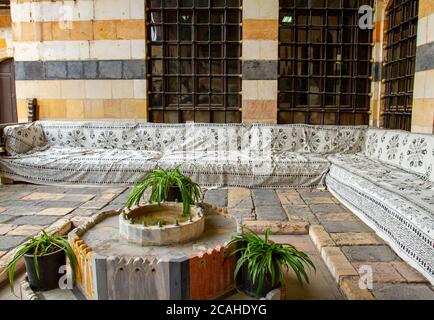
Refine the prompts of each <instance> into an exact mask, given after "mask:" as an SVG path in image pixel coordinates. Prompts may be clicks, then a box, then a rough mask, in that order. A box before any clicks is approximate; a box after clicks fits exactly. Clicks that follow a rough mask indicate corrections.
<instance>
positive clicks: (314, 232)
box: [309, 225, 335, 252]
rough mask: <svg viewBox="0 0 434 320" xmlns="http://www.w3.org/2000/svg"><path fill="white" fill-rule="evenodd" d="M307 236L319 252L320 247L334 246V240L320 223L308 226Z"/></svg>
mask: <svg viewBox="0 0 434 320" xmlns="http://www.w3.org/2000/svg"><path fill="white" fill-rule="evenodd" d="M309 236H310V238H311V239H312V242H313V243H314V244H315V246H316V247H317V249H318V251H319V252H321V249H322V248H324V247H334V246H335V242H334V241H333V240H332V238H330V235H329V234H328V233H327V232H326V231H325V230H324V228H323V227H322V226H321V225H311V226H310V228H309Z"/></svg>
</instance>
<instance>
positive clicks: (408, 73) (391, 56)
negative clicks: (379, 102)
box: [383, 0, 419, 131]
mask: <svg viewBox="0 0 434 320" xmlns="http://www.w3.org/2000/svg"><path fill="white" fill-rule="evenodd" d="M418 4H419V1H417V0H407V1H404V0H402V1H393V2H392V3H391V4H390V7H389V8H388V9H387V12H386V21H387V23H386V26H387V27H386V29H385V43H386V46H385V57H384V64H383V81H384V103H383V120H384V127H385V128H388V129H403V130H408V131H410V130H411V111H412V105H413V86H414V72H415V62H416V34H417V20H418V10H419V8H418Z"/></svg>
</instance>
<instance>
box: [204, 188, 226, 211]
mask: <svg viewBox="0 0 434 320" xmlns="http://www.w3.org/2000/svg"><path fill="white" fill-rule="evenodd" d="M203 201H204V202H205V203H209V204H212V205H214V206H216V207H219V208H225V207H227V206H228V190H227V189H211V190H208V191H206V192H205V196H204V199H203Z"/></svg>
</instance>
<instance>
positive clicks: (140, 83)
mask: <svg viewBox="0 0 434 320" xmlns="http://www.w3.org/2000/svg"><path fill="white" fill-rule="evenodd" d="M133 81H134V99H146V80H133Z"/></svg>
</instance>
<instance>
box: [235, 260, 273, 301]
mask: <svg viewBox="0 0 434 320" xmlns="http://www.w3.org/2000/svg"><path fill="white" fill-rule="evenodd" d="M274 276H275V279H274V285H273V281H272V278H271V274H269V273H268V272H267V273H266V274H265V277H264V282H263V283H262V287H261V290H259V291H258V287H259V280H258V279H256V283H253V279H252V277H251V276H250V273H249V270H248V268H247V263H245V264H244V265H243V267H242V285H243V291H244V292H245V293H246V294H248V295H249V296H251V297H255V298H262V297H265V296H266V295H267V293H269V292H270V291H271V290H274V289H277V288H280V272H279V269H278V268H277V266H276V267H275V274H274Z"/></svg>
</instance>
